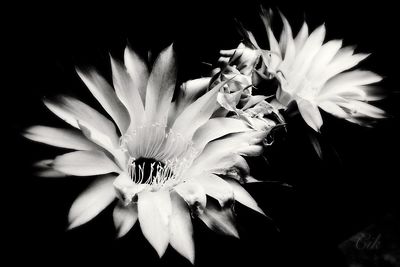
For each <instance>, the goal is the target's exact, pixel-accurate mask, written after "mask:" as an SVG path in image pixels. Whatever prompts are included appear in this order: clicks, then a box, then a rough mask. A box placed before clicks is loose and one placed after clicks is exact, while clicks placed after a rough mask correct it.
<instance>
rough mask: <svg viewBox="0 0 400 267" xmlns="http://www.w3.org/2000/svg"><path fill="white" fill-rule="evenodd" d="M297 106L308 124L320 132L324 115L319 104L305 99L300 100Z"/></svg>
mask: <svg viewBox="0 0 400 267" xmlns="http://www.w3.org/2000/svg"><path fill="white" fill-rule="evenodd" d="M297 106H298V108H299V111H300V114H301V116H302V117H303V119H304V121H305V122H306V123H307V124H308V126H310V127H311V128H313V129H314V130H315V131H316V132H319V130H320V128H321V126H322V117H321V113H320V112H319V109H318V106H317V105H315V104H312V103H311V102H310V101H308V100H304V99H301V100H298V101H297Z"/></svg>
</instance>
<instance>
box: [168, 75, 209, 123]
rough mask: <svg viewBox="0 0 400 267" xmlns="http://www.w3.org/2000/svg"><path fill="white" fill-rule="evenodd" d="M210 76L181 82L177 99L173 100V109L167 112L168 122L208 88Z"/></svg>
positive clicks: (173, 119)
mask: <svg viewBox="0 0 400 267" xmlns="http://www.w3.org/2000/svg"><path fill="white" fill-rule="evenodd" d="M210 80H211V77H205V78H199V79H194V80H189V81H187V82H185V83H183V84H182V85H181V87H180V90H179V95H178V96H177V99H176V100H175V101H174V102H173V109H172V110H171V111H170V112H169V113H170V114H169V118H168V124H172V123H173V122H174V121H175V119H176V118H177V116H179V114H181V113H182V111H183V110H184V109H185V108H186V107H187V106H189V105H190V104H192V103H193V102H194V101H195V100H196V99H197V98H198V97H199V96H201V95H202V94H204V92H206V90H207V89H208V85H209V84H210Z"/></svg>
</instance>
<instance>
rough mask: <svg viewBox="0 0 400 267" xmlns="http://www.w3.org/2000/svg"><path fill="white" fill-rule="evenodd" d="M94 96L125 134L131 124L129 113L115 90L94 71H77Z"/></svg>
mask: <svg viewBox="0 0 400 267" xmlns="http://www.w3.org/2000/svg"><path fill="white" fill-rule="evenodd" d="M76 71H77V73H78V75H79V77H80V78H81V79H82V81H83V82H84V83H85V84H86V86H87V88H88V89H89V90H90V92H91V93H92V94H93V96H94V97H95V98H96V99H97V101H99V103H100V104H101V106H102V107H103V108H104V109H105V110H106V111H107V113H108V114H109V115H110V116H111V118H112V119H113V120H114V121H115V123H116V124H117V125H118V128H119V129H120V131H121V133H125V132H126V130H127V129H128V127H129V124H130V118H129V113H128V111H127V110H126V108H125V106H124V105H123V104H122V103H121V101H120V100H119V98H118V97H117V95H116V93H115V91H114V89H113V88H112V87H111V85H109V84H108V82H107V81H106V80H105V79H104V78H103V77H101V76H100V75H99V74H98V73H97V72H96V71H94V70H87V71H84V70H80V69H77V70H76Z"/></svg>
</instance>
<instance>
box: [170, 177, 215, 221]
mask: <svg viewBox="0 0 400 267" xmlns="http://www.w3.org/2000/svg"><path fill="white" fill-rule="evenodd" d="M174 189H175V191H176V192H177V193H178V194H179V195H180V196H181V197H182V198H183V199H184V200H185V201H186V203H187V204H188V205H189V207H190V208H191V209H192V211H194V212H195V214H199V213H202V212H203V211H204V209H205V208H206V204H207V196H206V193H205V191H204V188H203V187H202V186H201V185H200V184H199V183H197V182H196V181H195V180H193V179H191V180H189V181H187V182H185V183H181V184H179V185H177V186H176V187H175V188H174Z"/></svg>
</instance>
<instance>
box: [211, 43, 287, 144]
mask: <svg viewBox="0 0 400 267" xmlns="http://www.w3.org/2000/svg"><path fill="white" fill-rule="evenodd" d="M220 55H221V57H220V58H219V60H218V62H219V63H220V64H221V65H222V66H221V68H217V69H216V70H214V73H216V74H215V75H214V76H213V77H212V78H211V86H213V85H214V86H216V85H218V84H220V83H222V82H224V81H227V80H230V81H231V82H230V83H229V84H225V85H224V86H223V87H222V88H223V89H221V91H220V92H219V93H218V97H217V100H218V103H219V104H220V105H221V106H222V107H223V108H224V109H225V113H229V112H230V113H231V115H230V116H231V117H235V118H238V119H241V120H243V121H244V122H246V123H247V124H248V125H249V126H250V127H252V128H253V129H255V130H259V131H265V132H270V131H271V130H272V129H273V128H274V127H276V126H278V125H282V124H284V122H285V121H284V119H283V117H282V116H281V115H280V113H279V111H278V109H277V108H275V107H274V106H273V105H271V104H270V103H269V102H268V101H266V99H267V98H268V96H265V95H260V94H258V95H254V94H253V93H254V92H253V88H255V89H258V88H257V86H258V84H259V81H260V80H261V79H263V78H265V77H264V75H263V74H262V73H261V72H260V70H264V69H265V65H264V64H263V62H262V60H261V53H260V51H259V50H257V49H253V48H250V47H247V46H246V45H245V44H243V43H240V44H239V45H238V47H237V48H236V49H231V50H221V51H220ZM264 143H265V140H264Z"/></svg>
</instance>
